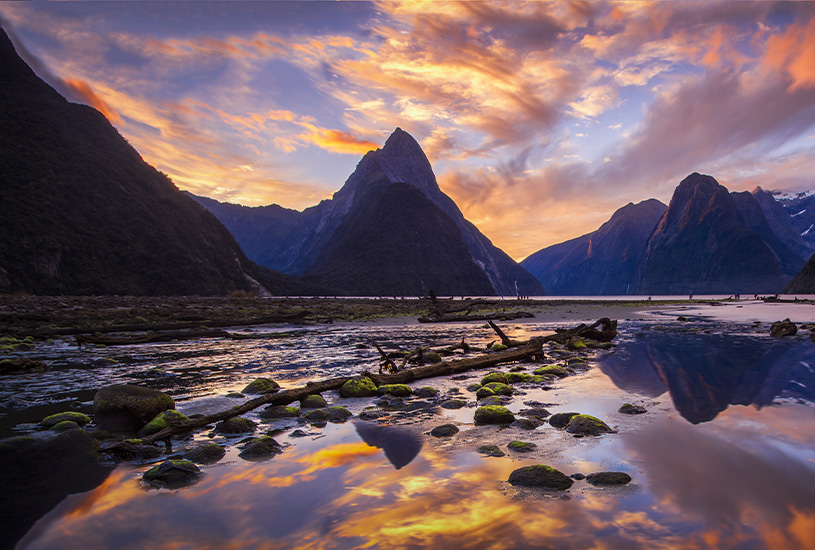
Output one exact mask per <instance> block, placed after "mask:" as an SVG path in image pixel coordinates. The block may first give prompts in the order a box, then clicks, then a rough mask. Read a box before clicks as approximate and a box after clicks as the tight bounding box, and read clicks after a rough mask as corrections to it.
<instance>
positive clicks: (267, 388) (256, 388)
mask: <svg viewBox="0 0 815 550" xmlns="http://www.w3.org/2000/svg"><path fill="white" fill-rule="evenodd" d="M279 389H280V384H278V383H277V382H275V381H274V380H272V379H271V378H256V379H254V380H252V381H251V382H249V384H248V385H247V386H246V387H245V388H243V389H242V390H241V393H245V394H248V395H255V394H259V393H271V392H276V391H278V390H279Z"/></svg>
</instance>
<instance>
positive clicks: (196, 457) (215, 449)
mask: <svg viewBox="0 0 815 550" xmlns="http://www.w3.org/2000/svg"><path fill="white" fill-rule="evenodd" d="M225 454H226V450H225V449H224V448H223V447H221V446H220V445H218V444H217V443H213V442H212V441H207V442H205V443H201V444H200V445H198V446H196V447H193V448H192V449H190V450H189V451H187V452H186V453H185V454H184V458H186V459H187V460H191V461H193V462H197V463H198V464H212V463H214V462H218V461H219V460H221V459H222V458H223V457H224V455H225Z"/></svg>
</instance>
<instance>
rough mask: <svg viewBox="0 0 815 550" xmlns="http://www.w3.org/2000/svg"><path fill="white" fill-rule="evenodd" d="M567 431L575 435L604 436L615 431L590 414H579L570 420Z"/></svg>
mask: <svg viewBox="0 0 815 550" xmlns="http://www.w3.org/2000/svg"><path fill="white" fill-rule="evenodd" d="M550 424H551V421H550ZM566 431H567V432H569V433H570V434H575V435H603V434H607V433H609V432H612V431H613V430H612V429H611V428H609V427H608V425H607V424H606V423H605V422H603V421H602V420H600V419H599V418H595V417H593V416H590V415H588V414H577V415H575V416H573V417H572V418H571V419H569V423H568V424H566Z"/></svg>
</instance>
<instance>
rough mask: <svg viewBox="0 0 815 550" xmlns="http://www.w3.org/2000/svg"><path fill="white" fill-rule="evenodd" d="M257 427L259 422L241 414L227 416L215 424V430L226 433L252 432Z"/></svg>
mask: <svg viewBox="0 0 815 550" xmlns="http://www.w3.org/2000/svg"><path fill="white" fill-rule="evenodd" d="M256 428H257V424H256V423H255V422H253V421H251V420H249V419H248V418H243V417H240V416H239V417H237V418H227V419H226V420H221V421H220V422H218V423H217V424H215V431H216V432H217V433H219V434H224V435H233V434H245V433H252V432H254V431H255V429H256Z"/></svg>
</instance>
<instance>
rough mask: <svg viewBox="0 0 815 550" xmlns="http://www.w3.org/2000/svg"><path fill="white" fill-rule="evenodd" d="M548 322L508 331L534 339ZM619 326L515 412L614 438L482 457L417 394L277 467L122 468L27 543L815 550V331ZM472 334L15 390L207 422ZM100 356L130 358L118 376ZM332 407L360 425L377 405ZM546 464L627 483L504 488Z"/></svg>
mask: <svg viewBox="0 0 815 550" xmlns="http://www.w3.org/2000/svg"><path fill="white" fill-rule="evenodd" d="M553 327H554V325H553V324H551V323H528V324H516V325H511V324H510V325H509V326H507V327H506V330H507V331H508V332H509V333H511V334H512V335H513V336H514V337H518V338H524V337H528V336H531V335H534V334H539V333H541V332H542V331H544V330H548V329H551V328H553ZM620 328H621V334H620V336H618V339H617V342H618V346H617V349H616V351H614V352H613V353H610V354H603V355H602V356H601V357H599V358H598V359H597V360H596V361H595V362H594V367H593V368H591V369H590V370H588V371H586V372H584V373H582V374H578V375H576V376H573V377H569V378H566V379H564V380H562V381H560V382H558V383H556V384H555V386H554V388H553V389H551V390H548V391H546V390H543V389H532V388H527V389H525V390H524V391H525V395H522V396H519V397H516V398H515V399H514V401H513V402H512V403H511V404H510V405H509V407H510V408H511V409H512V410H514V411H516V412H517V411H518V410H519V409H521V408H524V407H525V405H524V404H523V401H530V400H537V401H540V402H544V403H546V404H547V408H548V409H549V410H550V411H551V412H566V411H570V410H574V411H580V412H585V413H589V414H593V415H595V416H598V417H600V418H603V419H604V420H606V421H607V422H608V423H609V424H611V425H612V427H614V428H616V429H617V431H618V433H614V434H608V435H605V436H603V437H599V438H581V439H576V438H572V437H571V436H569V435H568V434H566V433H564V432H562V431H559V430H556V429H554V428H552V427H551V426H549V425H548V424H545V425H543V426H541V427H539V428H538V429H536V430H535V431H534V432H522V431H520V430H518V433H517V437H516V438H517V439H522V440H525V441H535V442H537V443H538V446H539V447H540V448H542V451H541V453H542V454H541V455H539V456H536V457H535V458H533V459H526V458H524V456H523V455H513V456H506V457H502V458H485V457H483V456H482V455H479V454H477V453H476V452H474V448H477V446H478V445H481V444H490V443H492V442H491V441H490V440H489V437H490V435H489V434H491V433H497V432H498V430H499V428H497V427H490V428H489V429H488V430H487V431H486V432H485V431H484V429H483V428H474V427H473V426H472V416H473V411H474V409H473V408H464V409H459V410H455V411H448V410H445V409H440V408H437V407H435V406H432V405H430V404H427V403H426V402H423V401H422V403H425V404H424V405H422V406H420V407H417V408H416V410H415V411H413V412H399V411H395V412H394V413H393V416H392V419H391V422H390V423H389V424H390V425H380V424H375V423H362V422H359V421H356V420H355V421H352V422H348V423H345V424H329V425H328V426H326V427H325V428H322V429H321V428H317V427H308V426H301V429H304V430H305V431H307V432H308V434H309V435H307V436H306V437H301V438H294V437H289V435H287V434H288V433H290V430H289V431H287V432H284V433H281V434H279V435H276V436H275V437H276V438H277V440H278V441H279V442H280V443H283V444H284V445H285V446H286V448H285V451H284V452H283V453H282V454H280V455H278V456H275V457H274V458H272V459H271V460H268V461H264V462H247V461H244V460H242V459H240V458H239V457H238V456H237V449H236V448H235V447H234V446H232V447H231V448H230V450H229V451H228V453H227V456H226V457H225V458H224V459H222V460H221V461H220V462H218V463H217V464H215V465H212V466H205V467H203V471H204V472H205V474H206V475H205V476H204V477H203V479H202V480H201V481H199V482H198V483H197V484H195V485H193V486H190V487H187V488H183V489H178V490H165V489H162V490H156V489H148V488H147V487H145V486H144V485H143V484H142V483H141V481H140V476H141V474H142V473H143V472H144V471H145V470H146V469H147V467H148V466H147V465H141V466H133V465H119V466H116V467H115V468H112V469H111V471H110V473H109V474H108V475H107V477H105V478H104V480H103V481H101V482H100V484H99V485H98V486H96V487H95V488H93V489H91V490H90V491H87V492H84V493H81V494H72V495H69V496H67V498H65V499H64V500H63V501H62V502H61V503H60V504H59V505H57V506H56V508H54V509H53V510H51V511H50V512H48V513H46V514H45V515H44V516H43V517H40V518H39V519H38V520H37V518H33V519H32V521H33V520H37V521H36V524H35V525H34V526H33V527H32V528H31V529H30V531H29V532H28V534H27V535H26V536H25V537H24V538H23V540H22V541H20V542H19V544H18V547H19V548H32V549H34V548H36V549H40V548H43V549H44V548H48V549H51V548H123V549H125V548H145V547H151V548H159V549H164V548H167V549H169V548H173V549H175V548H213V549H214V548H253V549H254V548H257V549H266V548H450V547H457V548H621V549H622V548H626V549H629V548H740V549H741V548H744V549H753V548H773V549H775V548H802V549H806V548H812V547H813V541H815V430H813V429H812V428H813V427H814V426H815V417H813V408H812V403H813V401H815V369H814V366H815V345H814V344H813V343H812V342H810V340H809V338H806V337H801V336H799V337H794V338H790V339H782V340H778V339H771V338H769V337H767V336H765V335H764V334H763V333H762V334H759V333H755V332H752V331H750V329H749V327H746V326H741V329H738V330H734V327H733V325H725V324H720V323H716V322H709V323H694V324H693V326H690V327H689V326H685V325H682V324H681V323H666V322H653V323H652V322H644V321H634V322H623V323H621V327H620ZM705 331H707V332H705ZM462 338H464V339H465V340H466V341H467V342H468V343H470V344H471V345H473V344H478V345H486V344H487V343H488V342H489V341H491V340H493V339H494V335H492V334H491V333H490V331H489V330H485V329H484V328H483V327H482V326H481V325H480V324H475V325H455V326H444V327H432V326H420V325H414V324H407V325H364V324H362V325H360V324H356V325H347V326H337V327H333V328H332V327H327V328H326V327H319V328H314V329H309V330H308V331H307V332H306V333H303V334H300V335H295V336H293V337H292V338H288V339H280V340H243V341H228V342H222V341H201V342H195V343H183V344H168V345H165V344H161V345H144V346H133V347H129V348H118V349H114V348H108V349H99V350H81V351H80V350H77V349H76V348H71V347H68V346H66V345H63V348H62V350H61V353H62V355H61V357H62V362H63V366H64V367H66V368H64V369H61V370H56V371H53V372H51V373H48V374H45V375H37V376H32V377H25V376H21V377H16V378H15V379H14V380H13V381H8V383H6V384H4V386H3V391H4V392H6V391H7V392H15V395H16V396H17V397H16V398H18V399H21V400H25V401H27V402H28V403H29V404H34V405H36V404H38V403H40V404H42V405H43V406H44V405H45V403H48V402H51V401H54V400H57V399H59V398H67V397H70V396H74V395H75V396H79V397H80V399H79V400H80V401H82V400H86V399H83V398H82V396H86V395H88V394H89V393H90V392H91V391H92V390H93V388H96V387H99V386H101V385H105V384H109V383H115V382H136V383H147V384H149V385H153V386H155V387H159V388H163V389H165V390H166V391H168V392H169V393H171V394H172V395H173V396H174V397H175V398H176V399H177V402H178V403H177V407H178V409H179V410H181V411H182V412H186V413H192V412H200V411H204V412H211V411H214V410H220V409H222V408H225V407H228V406H232V405H233V404H236V403H239V402H241V400H240V399H237V398H232V397H226V396H225V394H226V393H227V392H228V391H231V390H240V389H241V388H242V387H243V385H245V383H246V382H248V381H249V380H251V379H253V378H255V377H257V376H260V375H267V374H268V375H271V376H272V377H274V378H275V379H277V380H278V381H280V382H281V384H282V385H283V386H284V387H292V386H297V385H300V384H303V383H304V382H305V381H307V380H317V379H321V378H325V377H328V376H338V375H341V374H352V373H357V372H359V371H361V370H362V369H363V368H367V369H375V368H376V365H377V357H376V353H375V351H374V350H371V349H370V348H366V349H358V347H357V346H356V344H358V343H370V342H372V341H376V342H378V343H380V344H381V345H383V347H385V348H386V349H392V348H396V347H397V346H402V347H405V348H409V347H412V346H416V345H418V344H422V345H432V346H440V345H446V344H452V343H455V342H457V341H460V340H461V339H462ZM103 358H110V359H113V360H116V361H118V363H116V364H111V365H104V364H102V363H106V361H101V359H103ZM94 364H96V365H97V366H94ZM156 369H158V370H156ZM483 374H484V373H483V372H478V373H473V377H472V378H473V379H472V380H450V379H445V380H435V379H433V380H425V381H421V382H420V383H419V384H417V385H432V386H435V387H437V388H439V389H441V390H442V392H446V391H448V390H450V389H451V388H454V387H459V388H461V390H460V391H461V394H462V395H464V396H466V397H467V400H468V401H473V402H474V396H472V395H471V394H469V393H468V392H466V390H464V388H465V387H466V386H467V385H469V384H470V383H472V382H473V381H475V380H477V379H478V378H480V376H481V375H483ZM326 397H327V398H329V399H328V400H329V402H331V401H334V402H338V403H339V404H342V405H345V406H348V407H349V408H350V409H351V410H352V411H353V412H354V413H355V414H358V413H359V412H361V410H362V408H363V407H364V406H366V405H369V404H370V401H368V400H339V399H338V398H337V397H336V396H329V395H326ZM6 398H7V396H6V395H4V396H3V399H6ZM355 401H357V402H355ZM420 401H421V400H417V401H416V403H419V402H420ZM363 402H364V403H363ZM624 402H632V403H637V404H642V405H645V406H646V408H647V409H648V412H647V413H646V414H644V415H640V416H635V417H628V416H625V415H621V414H619V413H617V412H616V409H617V408H618V407H619V406H620V405H621V404H622V403H624ZM412 415H415V416H424V417H425V418H427V417H432V418H434V419H437V420H438V422H437V424H442V423H444V422H449V421H451V420H453V421H456V422H460V423H462V425H460V426H459V427H460V428H461V430H462V431H461V432H460V433H459V434H457V435H456V436H454V437H453V438H451V439H448V440H435V439H434V438H426V437H423V436H422V434H421V433H420V432H417V430H416V429H414V428H413V427H412V426H413V425H412ZM4 420H6V421H8V419H4ZM286 422H287V421H278V424H272V425H270V426H269V428H286V426H287V424H286ZM7 423H8V422H7ZM293 424H294V422H291V423H290V424H288V426H292V425H293ZM468 431H469V432H470V434H468ZM485 434H486V435H485ZM196 437H197V438H200V439H206V437H205V434H204V435H201V436H196ZM217 440H218V439H216V441H217ZM232 441H233V443H234V442H236V441H237V440H234V439H233V440H232ZM540 462H543V463H546V464H549V465H551V466H553V467H556V468H558V469H560V470H561V471H563V472H565V473H567V474H573V473H578V472H579V473H584V474H588V473H591V472H596V471H605V470H616V471H624V472H627V473H629V474H630V475H631V477H632V478H633V482H632V483H631V484H629V485H627V486H625V487H622V488H617V489H608V488H595V487H592V486H590V485H588V484H587V483H585V482H583V481H578V482H576V483H575V485H574V486H573V487H572V488H571V489H570V490H569V491H567V492H547V491H542V490H533V489H518V488H514V487H512V486H510V485H508V484H507V483H506V479H507V478H508V476H509V473H510V472H511V471H512V470H514V469H516V468H519V467H521V466H525V465H529V464H534V463H540Z"/></svg>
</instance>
